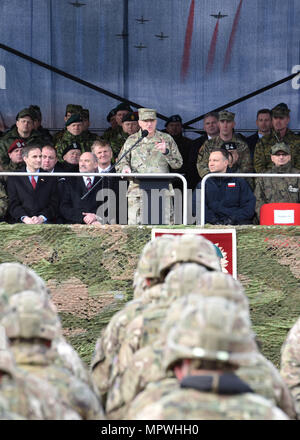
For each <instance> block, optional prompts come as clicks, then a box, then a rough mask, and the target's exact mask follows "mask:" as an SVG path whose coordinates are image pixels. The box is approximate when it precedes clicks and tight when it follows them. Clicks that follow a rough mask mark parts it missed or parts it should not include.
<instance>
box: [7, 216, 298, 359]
mask: <svg viewBox="0 0 300 440" xmlns="http://www.w3.org/2000/svg"><path fill="white" fill-rule="evenodd" d="M189 228H191V226H189ZM0 231H1V238H0V240H1V251H0V262H1V263H3V262H11V261H17V262H20V263H23V264H26V265H28V266H29V267H31V268H32V269H34V270H35V271H36V272H37V273H38V274H39V275H40V276H41V277H42V278H43V279H44V280H45V281H46V282H47V285H48V287H49V288H50V289H51V292H52V297H53V300H54V302H55V304H56V305H57V307H58V310H59V312H60V316H61V319H62V323H63V327H64V332H65V336H66V337H67V338H68V340H69V341H70V342H71V343H72V345H73V346H74V347H75V348H76V349H77V351H78V353H79V354H80V356H81V357H82V359H83V360H84V361H86V362H87V363H88V362H89V361H90V358H91V354H92V352H93V348H94V344H95V341H96V339H97V337H98V336H99V334H100V332H101V330H102V329H103V327H104V326H105V325H106V324H107V322H108V321H109V319H110V317H111V316H112V315H113V313H115V312H116V311H117V310H119V309H120V308H121V307H122V306H123V304H124V302H126V301H128V300H130V299H131V298H132V277H133V272H134V270H135V267H136V264H137V259H138V257H139V254H140V252H141V250H142V248H143V246H144V245H145V243H146V242H147V241H149V240H150V239H151V227H146V226H145V227H130V226H105V227H104V226H101V227H93V226H90V227H88V226H81V225H73V226H66V225H41V226H38V225H36V226H30V225H5V224H3V225H0ZM299 256H300V233H299V228H296V227H275V226H272V227H262V226H256V227H243V226H241V227H237V261H238V278H239V279H240V281H241V282H242V283H243V285H244V287H245V289H246V293H247V295H248V297H249V301H250V306H251V316H252V322H253V326H254V330H255V331H256V333H257V336H258V339H259V340H260V342H261V345H262V351H263V353H264V354H265V355H266V356H267V357H268V358H269V359H270V360H272V361H273V362H274V363H275V364H276V365H277V366H278V365H279V357H280V347H281V344H282V342H283V340H284V338H285V336H286V334H287V331H288V330H289V328H290V327H291V326H292V325H293V323H294V322H295V321H296V319H297V318H298V316H299V315H300V289H299V278H300V258H299Z"/></svg>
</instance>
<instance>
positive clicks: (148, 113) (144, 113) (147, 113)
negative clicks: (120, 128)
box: [138, 108, 157, 121]
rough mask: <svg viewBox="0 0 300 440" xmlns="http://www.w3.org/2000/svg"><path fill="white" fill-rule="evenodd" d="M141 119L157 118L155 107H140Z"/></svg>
mask: <svg viewBox="0 0 300 440" xmlns="http://www.w3.org/2000/svg"><path fill="white" fill-rule="evenodd" d="M138 113H139V120H140V121H147V120H148V119H157V117H156V110H154V109H153V108H139V109H138Z"/></svg>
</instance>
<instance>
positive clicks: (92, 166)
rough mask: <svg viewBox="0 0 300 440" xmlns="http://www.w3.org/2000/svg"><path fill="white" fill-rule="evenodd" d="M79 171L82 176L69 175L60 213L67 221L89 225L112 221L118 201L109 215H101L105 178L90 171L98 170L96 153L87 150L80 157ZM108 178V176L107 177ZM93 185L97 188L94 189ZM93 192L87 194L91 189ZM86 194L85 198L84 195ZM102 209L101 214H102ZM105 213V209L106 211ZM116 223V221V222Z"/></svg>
mask: <svg viewBox="0 0 300 440" xmlns="http://www.w3.org/2000/svg"><path fill="white" fill-rule="evenodd" d="M79 172H80V173H83V176H82V177H67V178H66V180H65V181H64V183H62V185H63V191H61V194H62V200H61V203H60V214H61V216H62V217H63V218H64V220H65V222H66V223H83V224H87V225H91V224H96V223H101V224H102V223H108V222H109V223H110V217H114V218H115V217H116V214H115V212H116V203H112V204H111V206H110V209H109V210H108V211H109V212H108V213H107V216H106V215H105V218H104V215H101V216H99V215H98V214H99V210H98V208H100V207H101V205H102V204H103V203H106V202H105V200H103V198H102V197H101V196H102V194H101V191H100V190H101V189H103V187H102V184H103V180H104V179H103V180H101V182H100V183H99V184H97V182H98V181H99V180H100V179H101V177H98V176H96V177H95V176H89V175H88V173H95V172H98V161H97V157H96V155H95V154H94V153H90V152H85V153H83V154H82V155H81V156H80V159H79ZM105 179H108V178H105ZM93 187H95V189H94V190H93ZM90 189H92V190H91V192H90V193H89V194H88V195H87V196H85V194H86V193H87V192H88V191H89V190H90ZM83 196H85V198H84V199H82V197H83ZM102 211H103V210H101V214H102ZM104 214H105V211H104ZM114 223H115V222H114Z"/></svg>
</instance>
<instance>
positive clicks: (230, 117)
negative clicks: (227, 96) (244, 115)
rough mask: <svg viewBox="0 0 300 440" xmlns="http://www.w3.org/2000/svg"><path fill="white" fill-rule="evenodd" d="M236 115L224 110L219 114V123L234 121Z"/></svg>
mask: <svg viewBox="0 0 300 440" xmlns="http://www.w3.org/2000/svg"><path fill="white" fill-rule="evenodd" d="M234 117H235V113H232V112H229V111H227V110H222V111H221V112H219V121H234Z"/></svg>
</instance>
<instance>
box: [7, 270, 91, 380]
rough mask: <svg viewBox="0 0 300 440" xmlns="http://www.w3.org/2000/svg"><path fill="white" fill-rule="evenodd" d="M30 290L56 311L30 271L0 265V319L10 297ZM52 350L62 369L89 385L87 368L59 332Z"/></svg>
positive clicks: (47, 291) (38, 281)
mask: <svg viewBox="0 0 300 440" xmlns="http://www.w3.org/2000/svg"><path fill="white" fill-rule="evenodd" d="M25 290H30V291H34V292H37V293H39V294H40V295H41V296H42V297H43V298H45V307H49V308H50V309H52V310H54V311H56V307H55V305H54V304H53V302H52V301H51V292H50V291H49V289H48V288H47V286H46V284H45V282H44V281H43V280H42V278H41V277H39V276H38V275H37V274H36V273H35V272H34V271H33V270H32V269H30V268H29V267H27V266H25V265H23V264H20V263H2V264H0V318H1V316H3V314H4V312H5V308H6V307H7V306H8V305H9V301H10V297H11V296H13V295H15V294H18V293H20V292H23V291H25ZM52 348H53V349H54V348H55V349H56V351H57V355H58V356H59V358H60V363H61V365H62V366H63V367H65V368H67V369H68V370H70V372H71V373H72V374H74V375H75V376H76V377H78V378H79V379H80V380H83V381H84V382H86V383H87V384H89V385H91V384H92V381H91V376H90V373H89V371H88V369H87V367H86V366H85V365H84V364H83V362H82V360H81V359H80V357H79V355H78V353H77V352H76V350H75V349H74V348H73V347H72V345H71V344H69V343H68V342H67V341H66V339H65V338H64V337H63V335H62V334H61V332H59V333H58V334H57V335H56V336H55V338H54V340H53V342H52Z"/></svg>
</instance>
